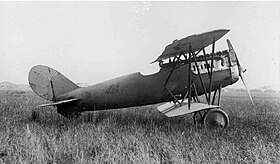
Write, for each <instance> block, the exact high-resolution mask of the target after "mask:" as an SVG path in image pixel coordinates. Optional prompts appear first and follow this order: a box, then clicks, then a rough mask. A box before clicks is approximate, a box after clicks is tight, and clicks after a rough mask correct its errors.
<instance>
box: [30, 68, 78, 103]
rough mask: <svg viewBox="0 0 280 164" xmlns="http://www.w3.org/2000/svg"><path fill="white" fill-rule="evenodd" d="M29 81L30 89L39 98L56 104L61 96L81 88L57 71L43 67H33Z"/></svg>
mask: <svg viewBox="0 0 280 164" xmlns="http://www.w3.org/2000/svg"><path fill="white" fill-rule="evenodd" d="M28 80H29V85H30V87H31V88H32V90H33V91H34V92H35V93H36V94H37V95H38V96H40V97H42V98H44V99H47V100H51V101H54V102H55V101H56V98H57V97H59V96H60V95H62V94H64V93H67V92H70V91H72V90H75V89H77V88H79V87H78V86H77V85H76V84H75V83H73V82H72V81H70V80H69V79H67V78H66V77H65V76H63V75H62V74H61V73H59V72H58V71H57V70H54V69H52V68H50V67H48V66H43V65H37V66H34V67H32V68H31V70H30V71H29V75H28Z"/></svg>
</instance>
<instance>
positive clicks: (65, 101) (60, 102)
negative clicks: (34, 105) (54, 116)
mask: <svg viewBox="0 0 280 164" xmlns="http://www.w3.org/2000/svg"><path fill="white" fill-rule="evenodd" d="M77 100H79V99H69V100H62V101H58V102H54V103H49V104H42V105H39V107H46V106H56V105H61V104H66V103H69V102H73V101H77Z"/></svg>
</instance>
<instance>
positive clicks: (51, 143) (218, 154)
mask: <svg viewBox="0 0 280 164" xmlns="http://www.w3.org/2000/svg"><path fill="white" fill-rule="evenodd" d="M238 94H239V93H238ZM0 96H1V102H0V103H1V104H0V105H1V110H0V161H1V160H2V161H3V162H4V163H58V164H63V163H67V164H71V163H279V162H280V147H279V146H280V120H279V118H280V117H279V116H280V111H279V109H280V108H279V107H280V102H279V101H280V96H279V95H272V96H271V95H263V94H258V95H254V97H253V98H254V100H255V104H256V107H255V108H254V107H252V106H251V105H250V101H249V99H248V98H247V96H246V95H244V94H241V95H232V94H228V93H225V94H224V97H223V100H222V107H223V109H224V110H225V111H226V112H227V113H228V115H229V117H230V126H229V128H228V129H226V130H223V131H215V130H208V129H203V128H197V127H195V126H194V125H193V123H192V122H193V121H192V116H191V115H184V116H179V117H174V118H167V117H165V116H164V115H162V114H161V113H159V112H158V111H157V110H156V105H151V106H145V107H135V108H127V109H120V110H108V111H100V112H87V113H84V114H83V115H82V116H81V117H80V118H78V119H77V120H74V121H73V120H72V121H69V120H67V119H65V118H64V117H62V116H60V115H59V114H57V113H56V109H55V108H53V107H48V108H42V109H39V108H36V105H38V104H41V103H44V100H42V99H40V98H38V97H37V96H36V95H34V94H33V93H31V92H30V93H29V92H28V93H12V92H6V91H5V92H2V93H1V95H0Z"/></svg>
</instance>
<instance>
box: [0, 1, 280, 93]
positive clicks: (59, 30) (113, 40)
mask: <svg viewBox="0 0 280 164" xmlns="http://www.w3.org/2000/svg"><path fill="white" fill-rule="evenodd" d="M216 29H230V30H231V31H230V32H229V33H228V34H226V35H225V36H224V37H223V38H222V39H220V40H219V42H218V43H217V46H216V50H223V49H227V44H226V39H230V40H231V42H232V44H233V46H234V48H235V51H236V52H237V55H238V57H239V60H240V62H241V64H242V66H243V67H244V68H247V70H248V71H247V72H246V73H245V76H246V77H247V83H248V84H249V86H250V88H257V87H260V86H264V85H275V84H279V83H280V33H279V30H280V2H0V69H1V75H0V82H3V81H9V82H13V83H28V72H29V70H30V68H31V67H32V66H34V65H37V64H43V65H48V66H50V67H52V68H54V69H57V70H58V71H60V72H61V73H62V74H64V75H65V76H66V77H68V78H69V79H71V80H72V81H73V82H85V83H88V84H95V83H98V82H102V81H104V80H108V79H111V78H114V77H117V76H121V75H125V74H129V73H133V72H141V73H143V74H149V73H154V72H157V71H158V69H159V68H158V64H149V63H150V62H151V61H154V60H155V59H156V58H157V57H158V56H159V55H160V54H161V53H162V51H163V50H164V48H165V46H166V45H168V44H170V43H171V42H172V41H173V40H174V39H181V38H183V37H186V36H189V35H192V34H199V33H203V32H207V31H211V30H216ZM233 87H242V85H241V83H240V82H238V83H237V84H235V85H234V86H233Z"/></svg>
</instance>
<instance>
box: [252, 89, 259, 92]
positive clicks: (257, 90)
mask: <svg viewBox="0 0 280 164" xmlns="http://www.w3.org/2000/svg"><path fill="white" fill-rule="evenodd" d="M250 92H262V90H260V89H251V90H250Z"/></svg>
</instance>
